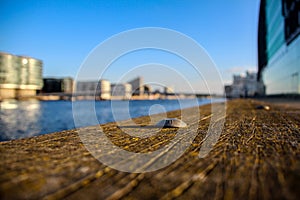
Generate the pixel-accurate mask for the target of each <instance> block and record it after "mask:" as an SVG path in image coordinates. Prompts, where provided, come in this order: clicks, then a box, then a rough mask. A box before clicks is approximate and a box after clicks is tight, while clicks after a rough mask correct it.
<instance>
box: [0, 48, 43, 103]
mask: <svg viewBox="0 0 300 200" xmlns="http://www.w3.org/2000/svg"><path fill="white" fill-rule="evenodd" d="M42 68H43V63H42V61H40V60H37V59H34V58H31V57H25V56H15V55H12V54H9V53H4V52H0V100H1V99H11V98H23V97H31V96H35V95H36V92H37V90H41V88H42V86H43V79H42Z"/></svg>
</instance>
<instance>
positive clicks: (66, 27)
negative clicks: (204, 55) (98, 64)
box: [0, 0, 259, 90]
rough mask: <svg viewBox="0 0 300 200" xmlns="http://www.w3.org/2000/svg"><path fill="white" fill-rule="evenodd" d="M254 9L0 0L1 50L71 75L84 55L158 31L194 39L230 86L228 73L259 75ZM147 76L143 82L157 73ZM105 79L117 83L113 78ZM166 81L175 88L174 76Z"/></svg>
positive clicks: (179, 0)
mask: <svg viewBox="0 0 300 200" xmlns="http://www.w3.org/2000/svg"><path fill="white" fill-rule="evenodd" d="M258 11H259V0H227V1H224V0H195V1H193V0H174V1H171V0H169V1H159V0H157V1H146V0H144V1H142V0H140V1H138V0H134V1H133V0H132V1H120V0H115V1H112V0H107V1H88V0H87V1H78V0H70V1H64V0H57V1H56V0H36V1H33V0H26V1H23V0H1V1H0V13H1V15H0V28H1V32H0V51H4V52H9V53H12V54H16V55H28V56H31V57H35V58H39V59H41V60H43V62H44V69H43V71H44V72H43V74H44V76H56V77H61V76H72V77H75V76H76V74H77V71H78V69H79V67H80V65H81V64H82V63H83V61H84V59H85V58H86V57H87V56H88V54H89V53H90V52H91V51H92V50H93V49H94V48H95V47H96V46H97V45H98V44H99V43H101V42H103V41H104V40H106V39H108V38H109V37H111V36H113V35H115V34H118V33H120V32H123V31H126V30H129V29H134V28H142V27H163V28H168V29H173V30H175V31H178V32H181V33H183V34H185V35H187V36H189V37H191V38H193V39H194V40H195V41H197V42H198V43H199V44H200V45H201V46H202V47H203V48H204V49H205V50H206V51H207V52H208V54H209V55H210V56H211V58H212V59H213V61H214V62H215V64H216V65H217V67H218V70H219V71H220V73H221V74H222V78H223V80H224V82H225V83H228V82H230V81H231V77H232V74H233V73H241V72H244V71H245V70H246V69H250V70H253V69H256V66H257V44H256V43H257V26H258V25H257V23H258ZM145 54H149V51H147V52H145ZM151 55H154V56H151ZM155 55H159V56H155ZM137 57H138V58H140V57H141V56H140V55H137ZM151 57H156V58H161V59H163V60H168V59H172V58H173V57H172V56H164V55H162V54H161V53H157V54H156V53H155V52H150V56H148V57H147V58H148V59H147V63H148V62H151ZM127 60H128V59H127ZM132 60H134V58H132ZM153 62H158V60H155V59H153ZM166 62H167V63H168V62H169V61H166ZM127 63H128V62H127ZM163 63H164V62H163ZM170 63H172V62H170ZM178 63H180V62H178ZM115 67H116V69H118V67H119V68H122V67H125V65H123V64H122V63H120V66H115ZM127 67H129V66H127ZM183 67H184V66H183V65H180V64H178V65H177V66H176V67H175V68H176V69H178V70H180V69H182V68H183ZM126 69H127V68H126ZM147 74H148V75H149V77H147ZM147 74H146V75H143V76H146V77H144V78H145V79H146V80H147V79H151V78H150V77H151V75H152V76H153V75H155V72H153V74H151V71H150V72H147ZM105 78H107V79H110V80H111V81H117V80H116V79H117V77H116V76H114V75H113V73H111V74H109V73H108V74H107V76H106V77H105ZM165 79H166V82H168V79H170V85H172V86H173V87H174V88H175V89H176V88H178V86H177V85H176V81H175V82H174V80H172V77H166V78H165ZM148 81H151V80H148ZM166 84H168V83H166ZM195 84H196V83H195ZM178 85H180V84H178ZM199 90H200V89H199Z"/></svg>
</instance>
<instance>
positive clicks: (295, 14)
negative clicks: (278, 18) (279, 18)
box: [282, 0, 300, 45]
mask: <svg viewBox="0 0 300 200" xmlns="http://www.w3.org/2000/svg"><path fill="white" fill-rule="evenodd" d="M282 14H283V17H284V34H285V41H286V43H287V44H288V45H289V44H290V43H291V42H292V41H293V40H294V39H295V38H296V37H297V36H298V35H299V34H300V1H293V0H282Z"/></svg>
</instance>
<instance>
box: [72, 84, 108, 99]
mask: <svg viewBox="0 0 300 200" xmlns="http://www.w3.org/2000/svg"><path fill="white" fill-rule="evenodd" d="M110 90H111V88H110V82H109V81H108V80H100V81H78V82H77V83H76V95H77V96H86V97H96V99H110V97H111V94H110Z"/></svg>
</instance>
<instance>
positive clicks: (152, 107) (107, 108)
mask: <svg viewBox="0 0 300 200" xmlns="http://www.w3.org/2000/svg"><path fill="white" fill-rule="evenodd" d="M211 101H214V102H215V101H224V99H213V100H210V99H197V100H195V99H194V100H191V99H187V100H181V101H180V103H181V104H179V102H178V101H177V100H142V101H140V100H137V101H134V100H133V101H96V102H95V111H96V116H97V119H98V121H97V123H95V122H93V123H92V122H91V123H89V124H86V125H96V124H103V123H107V122H113V121H119V120H125V119H128V116H130V117H131V118H135V117H140V116H145V115H149V114H156V113H161V112H165V111H172V110H178V109H182V108H188V107H194V106H198V105H203V104H207V103H210V102H211ZM86 102H87V101H86ZM112 102H113V106H114V113H117V118H116V116H115V117H114V116H113V112H112V109H111V105H112ZM81 103H82V104H84V103H85V101H82V102H81ZM0 106H1V110H0V141H5V140H11V139H18V138H25V137H31V136H36V135H41V134H47V133H52V132H56V131H62V130H69V129H73V128H75V125H74V119H73V112H72V102H70V101H3V102H0ZM128 110H129V115H128V114H126V113H128ZM79 112H80V114H81V116H84V115H85V114H87V116H88V113H87V112H88V111H87V110H85V109H81V110H80V111H79Z"/></svg>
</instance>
